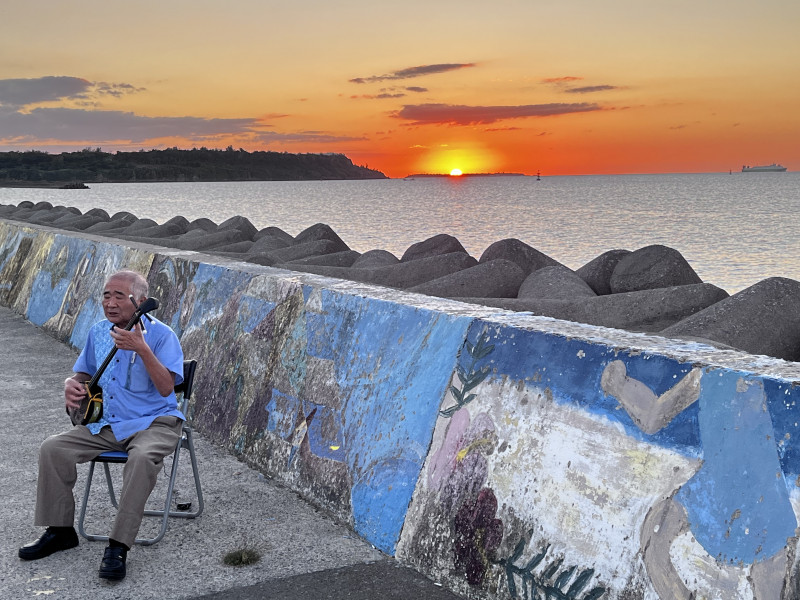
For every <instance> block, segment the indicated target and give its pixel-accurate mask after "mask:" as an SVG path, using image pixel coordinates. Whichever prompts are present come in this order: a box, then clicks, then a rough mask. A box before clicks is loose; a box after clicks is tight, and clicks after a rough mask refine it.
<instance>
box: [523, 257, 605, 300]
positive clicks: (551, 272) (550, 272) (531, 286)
mask: <svg viewBox="0 0 800 600" xmlns="http://www.w3.org/2000/svg"><path fill="white" fill-rule="evenodd" d="M596 295H597V294H595V293H594V290H593V289H592V288H591V287H589V284H588V283H586V282H585V281H584V280H583V279H581V278H580V277H579V276H578V275H577V274H576V273H575V271H573V270H572V269H568V268H567V267H564V266H561V265H554V266H550V267H542V268H541V269H539V270H537V271H534V272H533V273H531V274H530V275H528V276H527V277H526V278H525V281H523V282H522V285H521V286H520V288H519V293H518V294H517V297H519V298H550V299H552V300H573V299H575V298H591V297H593V296H596Z"/></svg>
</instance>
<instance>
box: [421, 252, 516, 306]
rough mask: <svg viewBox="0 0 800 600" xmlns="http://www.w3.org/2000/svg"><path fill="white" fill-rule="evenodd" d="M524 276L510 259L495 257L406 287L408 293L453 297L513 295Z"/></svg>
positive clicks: (510, 296)
mask: <svg viewBox="0 0 800 600" xmlns="http://www.w3.org/2000/svg"><path fill="white" fill-rule="evenodd" d="M524 278H525V273H524V272H523V271H522V269H521V268H520V267H519V266H518V265H517V264H516V263H514V262H511V261H510V260H506V259H504V258H499V259H497V260H490V261H488V262H483V263H478V264H477V265H475V266H474V267H469V268H468V269H464V270H462V271H458V272H456V273H451V274H449V275H445V276H444V277H439V278H437V279H432V280H431V281H428V282H425V283H421V284H419V285H415V286H413V287H411V288H408V291H409V292H415V293H417V294H427V295H428V296H439V297H443V298H454V297H458V296H464V295H466V294H468V293H472V294H475V295H477V296H481V297H482V298H513V297H514V296H515V295H516V294H517V291H518V290H519V286H520V285H521V284H522V281H523V279H524Z"/></svg>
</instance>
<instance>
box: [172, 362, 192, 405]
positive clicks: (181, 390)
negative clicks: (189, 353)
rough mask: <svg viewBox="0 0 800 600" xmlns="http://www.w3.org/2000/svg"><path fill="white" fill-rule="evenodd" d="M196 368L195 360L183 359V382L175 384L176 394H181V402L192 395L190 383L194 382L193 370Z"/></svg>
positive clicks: (184, 401)
mask: <svg viewBox="0 0 800 600" xmlns="http://www.w3.org/2000/svg"><path fill="white" fill-rule="evenodd" d="M196 368H197V361H196V360H185V361H183V382H182V383H179V384H178V385H176V386H175V393H176V394H183V403H184V405H185V404H186V401H187V400H188V399H189V398H191V397H192V385H193V384H194V370H195V369H196Z"/></svg>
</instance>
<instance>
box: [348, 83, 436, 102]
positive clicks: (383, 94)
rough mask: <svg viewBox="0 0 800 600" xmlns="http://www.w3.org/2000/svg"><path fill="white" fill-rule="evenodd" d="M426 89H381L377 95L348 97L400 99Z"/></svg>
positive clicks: (416, 87)
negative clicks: (408, 93) (410, 93)
mask: <svg viewBox="0 0 800 600" xmlns="http://www.w3.org/2000/svg"><path fill="white" fill-rule="evenodd" d="M427 91H428V88H424V87H418V86H408V87H398V86H392V87H388V88H383V89H381V90H380V93H378V94H353V95H352V96H350V98H352V99H353V100H385V99H387V98H390V99H391V98H402V97H404V96H406V95H407V94H406V92H415V93H421V92H427Z"/></svg>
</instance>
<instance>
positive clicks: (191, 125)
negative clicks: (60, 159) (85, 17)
mask: <svg viewBox="0 0 800 600" xmlns="http://www.w3.org/2000/svg"><path fill="white" fill-rule="evenodd" d="M258 125H259V121H258V120H257V119H203V118H199V117H142V116H138V115H135V114H134V113H130V112H121V111H112V110H85V109H79V108H36V109H34V110H32V111H30V112H28V113H22V112H17V111H0V132H2V133H1V134H0V135H2V138H1V139H2V140H13V139H19V138H21V139H24V140H52V139H58V140H62V141H65V142H70V141H82V140H96V141H98V142H100V141H113V140H128V141H130V142H134V143H138V142H143V141H145V140H149V139H153V138H160V137H171V136H179V137H187V138H200V137H205V136H209V135H219V134H236V133H243V132H247V131H252V130H253V129H254V128H256V127H257V126H258Z"/></svg>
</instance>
